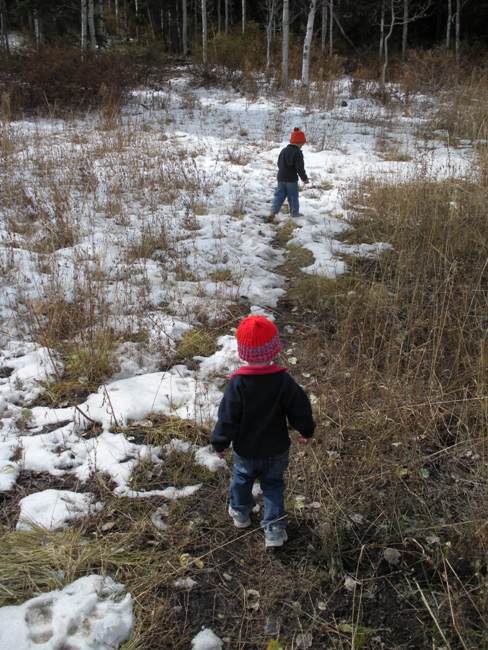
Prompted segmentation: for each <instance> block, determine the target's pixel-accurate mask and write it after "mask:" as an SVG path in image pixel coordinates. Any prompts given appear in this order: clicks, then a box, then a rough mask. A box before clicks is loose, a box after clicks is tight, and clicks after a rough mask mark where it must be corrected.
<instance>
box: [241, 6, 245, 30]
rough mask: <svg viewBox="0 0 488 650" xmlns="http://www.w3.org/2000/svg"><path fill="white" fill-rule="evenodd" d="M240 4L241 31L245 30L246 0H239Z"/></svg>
mask: <svg viewBox="0 0 488 650" xmlns="http://www.w3.org/2000/svg"><path fill="white" fill-rule="evenodd" d="M241 6H242V33H243V34H244V32H245V31H246V0H242V1H241Z"/></svg>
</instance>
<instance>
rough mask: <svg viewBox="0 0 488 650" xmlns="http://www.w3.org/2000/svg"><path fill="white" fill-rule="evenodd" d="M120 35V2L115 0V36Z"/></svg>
mask: <svg viewBox="0 0 488 650" xmlns="http://www.w3.org/2000/svg"><path fill="white" fill-rule="evenodd" d="M118 33H119V0H115V34H116V35H118Z"/></svg>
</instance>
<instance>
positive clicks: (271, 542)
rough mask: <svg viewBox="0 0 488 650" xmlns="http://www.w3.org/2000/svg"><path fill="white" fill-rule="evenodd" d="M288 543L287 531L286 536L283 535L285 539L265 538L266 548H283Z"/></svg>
mask: <svg viewBox="0 0 488 650" xmlns="http://www.w3.org/2000/svg"><path fill="white" fill-rule="evenodd" d="M286 541H288V535H287V534H286V531H285V534H284V535H283V537H282V538H281V539H276V540H275V539H266V537H265V538H264V546H265V547H266V548H277V547H279V546H283V544H284V543H285V542H286Z"/></svg>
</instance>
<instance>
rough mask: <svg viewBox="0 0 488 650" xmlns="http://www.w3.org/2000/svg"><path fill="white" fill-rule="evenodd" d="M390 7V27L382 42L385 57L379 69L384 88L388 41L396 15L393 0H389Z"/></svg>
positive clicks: (387, 61)
mask: <svg viewBox="0 0 488 650" xmlns="http://www.w3.org/2000/svg"><path fill="white" fill-rule="evenodd" d="M390 8H391V24H390V29H389V30H388V34H387V35H386V36H385V42H384V53H385V59H384V62H383V69H382V71H381V86H382V87H383V88H384V87H385V83H386V70H387V68H388V63H389V60H388V42H389V40H390V38H391V35H392V34H393V28H394V27H395V21H396V15H395V0H391V4H390Z"/></svg>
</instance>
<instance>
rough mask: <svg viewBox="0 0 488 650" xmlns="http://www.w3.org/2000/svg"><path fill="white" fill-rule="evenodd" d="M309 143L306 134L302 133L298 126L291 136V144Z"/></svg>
mask: <svg viewBox="0 0 488 650" xmlns="http://www.w3.org/2000/svg"><path fill="white" fill-rule="evenodd" d="M306 141H307V138H306V137H305V133H304V132H303V131H301V130H300V129H299V128H298V126H296V127H295V128H294V129H293V131H292V133H291V135H290V143H291V144H305V142H306Z"/></svg>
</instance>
